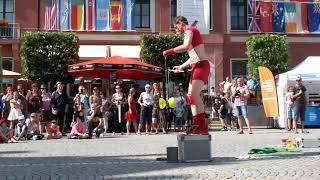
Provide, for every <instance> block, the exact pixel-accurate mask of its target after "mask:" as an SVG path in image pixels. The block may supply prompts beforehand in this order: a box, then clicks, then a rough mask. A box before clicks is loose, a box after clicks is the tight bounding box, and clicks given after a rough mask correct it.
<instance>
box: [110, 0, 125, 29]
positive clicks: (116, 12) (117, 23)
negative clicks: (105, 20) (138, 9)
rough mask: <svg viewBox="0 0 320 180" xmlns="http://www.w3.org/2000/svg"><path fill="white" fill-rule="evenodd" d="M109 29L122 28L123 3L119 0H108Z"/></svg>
mask: <svg viewBox="0 0 320 180" xmlns="http://www.w3.org/2000/svg"><path fill="white" fill-rule="evenodd" d="M109 8H110V9H109V11H110V30H122V21H123V17H122V13H123V4H122V1H121V0H110V5H109Z"/></svg>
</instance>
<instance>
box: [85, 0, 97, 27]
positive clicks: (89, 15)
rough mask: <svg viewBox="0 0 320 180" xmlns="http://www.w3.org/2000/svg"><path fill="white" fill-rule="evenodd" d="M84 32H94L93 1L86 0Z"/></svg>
mask: <svg viewBox="0 0 320 180" xmlns="http://www.w3.org/2000/svg"><path fill="white" fill-rule="evenodd" d="M85 14H86V30H87V31H94V29H95V19H94V18H95V0H86V11H85Z"/></svg>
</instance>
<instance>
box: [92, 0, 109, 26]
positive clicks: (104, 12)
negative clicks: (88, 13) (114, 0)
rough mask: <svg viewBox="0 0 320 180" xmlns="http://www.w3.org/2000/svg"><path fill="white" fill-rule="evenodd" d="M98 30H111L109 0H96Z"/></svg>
mask: <svg viewBox="0 0 320 180" xmlns="http://www.w3.org/2000/svg"><path fill="white" fill-rule="evenodd" d="M95 20H96V22H95V25H96V28H95V29H96V31H108V30H109V0H96V13H95Z"/></svg>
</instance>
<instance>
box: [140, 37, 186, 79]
mask: <svg viewBox="0 0 320 180" xmlns="http://www.w3.org/2000/svg"><path fill="white" fill-rule="evenodd" d="M182 43H183V36H181V35H155V34H144V35H142V36H141V39H140V46H141V52H140V60H141V61H143V62H146V63H149V64H153V65H156V66H160V67H162V68H163V70H164V68H165V63H164V57H163V55H162V52H163V51H164V50H167V49H170V48H174V47H177V46H179V45H181V44H182ZM188 58H189V57H188V54H187V53H177V54H174V55H170V56H167V67H169V68H170V69H171V68H172V67H173V66H176V65H180V64H182V63H184V62H185V61H187V60H188ZM186 72H187V71H185V73H170V80H171V81H174V82H177V83H184V84H186V83H187V81H188V74H189V73H186Z"/></svg>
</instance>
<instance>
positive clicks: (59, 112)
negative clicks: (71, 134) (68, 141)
mask: <svg viewBox="0 0 320 180" xmlns="http://www.w3.org/2000/svg"><path fill="white" fill-rule="evenodd" d="M56 87H57V90H56V91H54V92H53V93H52V95H51V104H52V105H51V109H52V114H53V116H54V117H53V118H54V119H56V120H57V122H58V125H59V127H60V132H61V133H62V134H64V133H65V132H64V126H65V120H64V118H65V114H66V113H67V111H68V95H67V94H66V93H65V92H64V91H63V87H64V84H63V83H62V82H61V81H58V82H57V83H56Z"/></svg>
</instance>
